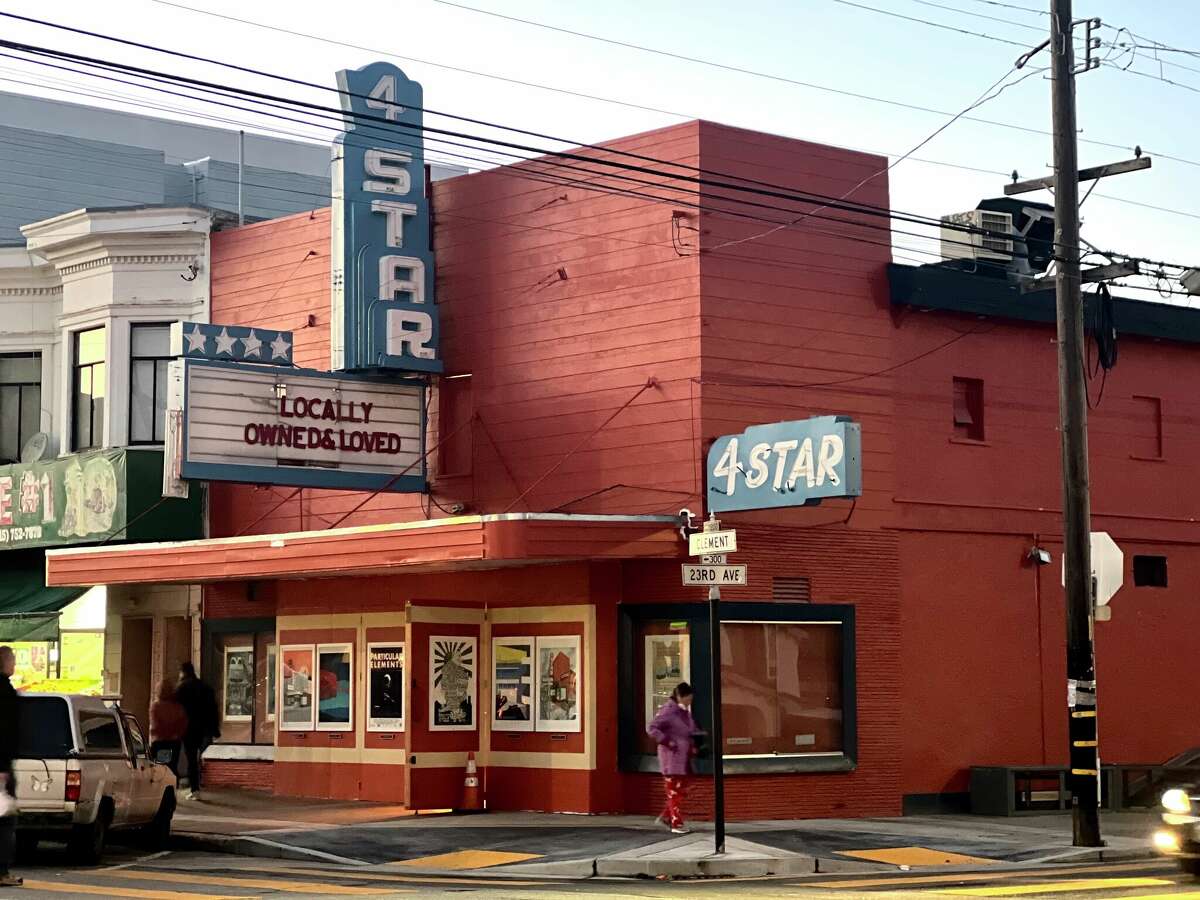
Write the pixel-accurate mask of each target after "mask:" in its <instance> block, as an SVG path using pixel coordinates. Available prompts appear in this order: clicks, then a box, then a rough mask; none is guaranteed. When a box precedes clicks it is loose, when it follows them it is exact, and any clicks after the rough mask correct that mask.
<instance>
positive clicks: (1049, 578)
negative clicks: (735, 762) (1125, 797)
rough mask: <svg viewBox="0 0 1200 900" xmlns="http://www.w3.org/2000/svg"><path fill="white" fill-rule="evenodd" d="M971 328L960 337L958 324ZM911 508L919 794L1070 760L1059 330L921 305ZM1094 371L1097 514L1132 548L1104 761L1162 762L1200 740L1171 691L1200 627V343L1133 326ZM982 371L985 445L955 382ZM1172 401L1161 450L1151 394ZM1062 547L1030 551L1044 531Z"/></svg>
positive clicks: (1105, 714) (911, 722)
mask: <svg viewBox="0 0 1200 900" xmlns="http://www.w3.org/2000/svg"><path fill="white" fill-rule="evenodd" d="M963 333H966V336H965V337H961V338H959V337H958V335H961V334H963ZM950 340H953V341H954V343H953V344H950V345H948V346H945V347H944V349H941V350H939V351H937V352H936V353H933V354H931V355H929V356H927V357H925V358H923V359H919V360H917V361H915V362H912V363H910V364H909V365H906V366H905V367H904V368H903V369H901V370H900V372H903V373H904V377H903V378H902V379H897V381H896V413H897V421H900V422H904V423H905V431H904V440H903V442H901V443H900V444H899V445H898V447H897V466H896V468H897V472H898V473H899V474H898V477H897V482H898V484H897V489H896V508H897V513H896V522H897V525H898V526H899V527H900V528H901V529H902V532H903V533H902V536H901V559H902V577H901V585H902V597H901V608H902V611H903V612H902V617H901V628H902V631H903V635H904V640H903V655H902V668H903V678H902V683H903V685H904V696H903V704H902V705H903V708H904V709H905V710H911V711H916V710H922V711H923V713H922V715H921V716H919V717H917V716H912V717H910V718H909V719H908V720H907V722H908V727H906V729H905V731H904V759H905V769H904V790H905V793H910V794H925V793H936V792H954V791H965V790H966V788H967V774H968V767H969V766H972V765H987V764H999V763H1005V764H1033V763H1042V762H1045V763H1052V764H1054V763H1064V762H1065V761H1066V755H1067V753H1066V751H1067V735H1066V711H1065V708H1064V705H1063V694H1064V690H1065V688H1064V681H1065V679H1066V669H1065V650H1064V643H1065V627H1064V617H1065V613H1064V607H1063V590H1062V584H1061V572H1062V568H1061V567H1062V548H1061V540H1062V538H1061V535H1062V520H1061V509H1062V498H1061V487H1060V481H1059V478H1060V475H1059V473H1060V458H1061V457H1060V447H1059V433H1058V429H1057V425H1058V394H1057V374H1056V373H1057V368H1056V367H1057V360H1056V351H1055V344H1054V329H1053V326H1041V325H1027V324H1015V323H1006V322H997V321H994V320H983V321H980V320H976V319H974V318H964V317H957V316H952V315H948V314H942V313H923V312H915V311H914V312H906V313H904V314H903V315H902V317H901V319H900V327H899V328H898V330H897V337H896V341H895V349H894V350H893V353H894V357H895V359H896V361H897V362H901V361H903V360H906V359H914V358H915V357H917V356H918V355H919V354H921V353H922V352H924V351H925V350H928V349H929V348H931V347H937V346H939V345H942V344H945V343H946V342H947V341H950ZM1120 350H1121V352H1120V358H1119V360H1118V363H1117V366H1116V368H1115V369H1113V370H1112V372H1111V373H1110V374H1109V375H1108V378H1107V383H1106V384H1104V389H1103V395H1101V379H1100V377H1097V378H1096V379H1095V380H1093V382H1092V383H1091V385H1090V396H1091V403H1092V406H1093V407H1094V408H1093V409H1091V410H1090V411H1089V413H1088V430H1089V437H1088V444H1089V447H1088V451H1089V458H1090V463H1091V475H1092V521H1093V525H1092V527H1093V529H1095V530H1097V531H1101V530H1102V531H1107V532H1109V533H1110V534H1111V535H1112V536H1113V538H1114V539H1115V540H1116V541H1117V543H1118V544H1119V545H1120V546H1121V547H1122V548H1123V550H1124V552H1125V567H1126V573H1125V587H1123V588H1122V589H1121V590H1120V591H1119V592H1118V593H1117V595H1116V596H1115V597H1114V598H1113V600H1112V609H1113V618H1112V621H1110V622H1102V623H1099V624H1098V625H1097V626H1096V641H1097V677H1098V680H1099V684H1100V710H1101V727H1100V730H1101V743H1100V746H1101V751H1100V752H1101V757H1102V758H1103V759H1104V761H1105V762H1112V763H1149V762H1163V761H1165V760H1166V759H1168V758H1170V757H1172V756H1174V755H1175V754H1177V753H1179V752H1182V751H1183V750H1186V749H1188V748H1190V747H1192V746H1194V745H1195V744H1196V740H1195V738H1196V734H1195V728H1194V725H1193V723H1192V721H1191V720H1190V719H1189V718H1188V717H1187V716H1181V715H1180V714H1179V706H1178V697H1179V694H1178V692H1176V691H1172V690H1169V689H1168V690H1164V687H1163V686H1164V685H1172V684H1184V683H1187V682H1188V681H1189V680H1190V679H1191V678H1192V677H1193V674H1192V668H1193V660H1194V654H1193V653H1191V652H1190V651H1189V649H1188V648H1187V642H1188V637H1187V636H1188V635H1192V634H1195V633H1196V632H1197V630H1200V607H1198V606H1197V604H1196V603H1195V602H1194V598H1195V596H1196V592H1197V590H1198V589H1200V531H1198V529H1197V526H1196V523H1195V514H1196V509H1197V508H1198V507H1200V483H1198V482H1197V480H1196V478H1195V477H1194V470H1195V458H1196V453H1197V450H1198V449H1200V399H1198V398H1197V395H1196V392H1195V388H1194V385H1195V384H1196V383H1197V382H1198V381H1200V354H1197V352H1196V351H1195V349H1194V348H1189V347H1186V346H1184V345H1179V344H1170V343H1160V342H1155V341H1148V340H1142V339H1130V338H1125V339H1122V340H1121V346H1120ZM955 377H963V378H977V379H980V380H982V381H983V417H984V441H983V442H980V443H970V442H963V441H959V440H956V439H955V438H954V435H953V424H952V423H953V405H952V397H953V393H952V380H953V379H954V378H955ZM1139 396H1150V397H1156V398H1159V399H1160V400H1161V404H1162V427H1163V435H1162V441H1163V454H1162V459H1160V460H1155V459H1147V458H1146V457H1149V456H1152V455H1153V451H1154V449H1155V447H1154V446H1153V444H1154V443H1155V441H1154V440H1153V438H1154V431H1155V427H1156V426H1155V423H1154V421H1153V415H1152V409H1151V407H1150V406H1149V405H1147V404H1145V403H1144V402H1139V401H1138V400H1136V399H1135V398H1137V397H1139ZM1035 545H1036V546H1039V547H1042V548H1044V549H1047V550H1049V551H1050V553H1051V557H1052V559H1051V562H1050V564H1049V565H1045V566H1034V565H1033V564H1032V563H1030V562H1029V561H1028V559H1027V555H1028V553H1029V550H1030V548H1031V547H1033V546H1035ZM1137 554H1146V555H1160V556H1165V557H1166V558H1167V570H1168V586H1167V587H1165V588H1156V587H1136V586H1134V584H1133V557H1134V556H1135V555H1137Z"/></svg>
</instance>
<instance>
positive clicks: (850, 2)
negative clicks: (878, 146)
mask: <svg viewBox="0 0 1200 900" xmlns="http://www.w3.org/2000/svg"><path fill="white" fill-rule="evenodd" d="M434 2H435V3H449V0H434ZM830 2H832V3H838V4H841V5H842V6H852V7H854V8H855V9H861V10H865V11H867V12H873V13H877V14H878V15H881V16H891V17H892V18H894V19H903V20H904V21H906V22H916V23H918V24H921V25H926V26H929V27H931V28H940V29H942V30H944V31H954V32H957V33H958V34H965V35H968V36H970V37H977V38H983V39H984V40H987V41H995V42H996V43H999V44H1008V45H1009V46H1012V47H1020V48H1021V49H1023V50H1024V49H1028V45H1026V44H1022V43H1021V42H1020V41H1010V40H1009V39H1008V38H1002V37H997V36H996V35H994V34H986V33H984V32H982V31H970V30H968V29H966V28H958V27H957V26H954V25H946V24H944V23H942V22H933V21H930V20H929V19H921V18H918V17H916V16H906V15H904V14H903V13H898V12H892V11H891V10H887V9H879V8H878V7H876V6H867V5H866V4H865V3H855V2H854V0H830ZM450 5H452V6H457V5H458V4H456V3H455V4H450Z"/></svg>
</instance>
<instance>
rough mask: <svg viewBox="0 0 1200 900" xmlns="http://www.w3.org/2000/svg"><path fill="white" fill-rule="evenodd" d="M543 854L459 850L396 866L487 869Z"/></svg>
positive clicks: (397, 862) (538, 856)
mask: <svg viewBox="0 0 1200 900" xmlns="http://www.w3.org/2000/svg"><path fill="white" fill-rule="evenodd" d="M542 855H543V854H541V853H502V852H500V851H498V850H459V851H457V852H455V853H439V854H438V855H437V856H422V857H420V858H418V859H399V860H396V861H395V862H394V863H392V865H394V866H414V867H416V868H421V869H486V868H487V867H488V866H502V865H504V864H505V863H515V862H527V861H528V860H531V859H541V858H542Z"/></svg>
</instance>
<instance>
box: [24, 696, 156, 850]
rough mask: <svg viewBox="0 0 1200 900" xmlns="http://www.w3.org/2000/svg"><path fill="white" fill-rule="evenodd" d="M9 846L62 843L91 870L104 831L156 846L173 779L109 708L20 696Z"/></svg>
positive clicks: (123, 716)
mask: <svg viewBox="0 0 1200 900" xmlns="http://www.w3.org/2000/svg"><path fill="white" fill-rule="evenodd" d="M17 716H18V721H19V723H20V743H19V746H18V754H17V759H16V760H15V761H14V763H13V773H14V775H15V776H16V785H17V844H18V847H19V848H20V849H21V851H23V852H24V853H26V854H28V853H29V852H30V851H31V850H33V848H35V847H36V846H37V842H38V841H39V840H42V839H47V840H59V841H66V842H67V843H68V846H69V847H70V849H71V853H72V855H73V856H74V857H75V858H76V859H78V860H79V861H80V862H82V863H88V864H94V863H96V862H98V861H99V859H100V857H101V855H102V854H103V852H104V844H105V841H106V840H107V838H108V832H109V830H110V829H130V828H139V829H141V830H142V831H143V833H144V835H145V836H146V838H147V839H148V840H149V841H150V843H151V844H153V845H156V846H160V847H161V846H162V845H164V844H165V843H166V841H167V839H168V837H169V836H170V833H171V819H172V818H173V817H174V815H175V775H174V774H172V772H171V770H170V769H169V768H167V767H166V766H163V765H159V764H157V763H155V762H153V761H152V760H151V759H150V756H149V752H148V751H149V748H148V746H147V743H146V741H145V739H144V738H143V737H142V731H141V728H140V727H139V726H138V723H137V720H136V719H135V718H134V717H133V715H131V714H130V713H127V712H124V711H123V710H121V708H120V707H119V706H117V705H116V704H112V703H108V702H105V701H104V700H101V699H99V698H97V697H84V696H79V695H74V694H22V695H20V696H19V697H18V700H17Z"/></svg>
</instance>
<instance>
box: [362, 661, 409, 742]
mask: <svg viewBox="0 0 1200 900" xmlns="http://www.w3.org/2000/svg"><path fill="white" fill-rule="evenodd" d="M403 730H404V644H403V642H401V641H385V642H378V643H370V644H367V731H374V732H393V731H403Z"/></svg>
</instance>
